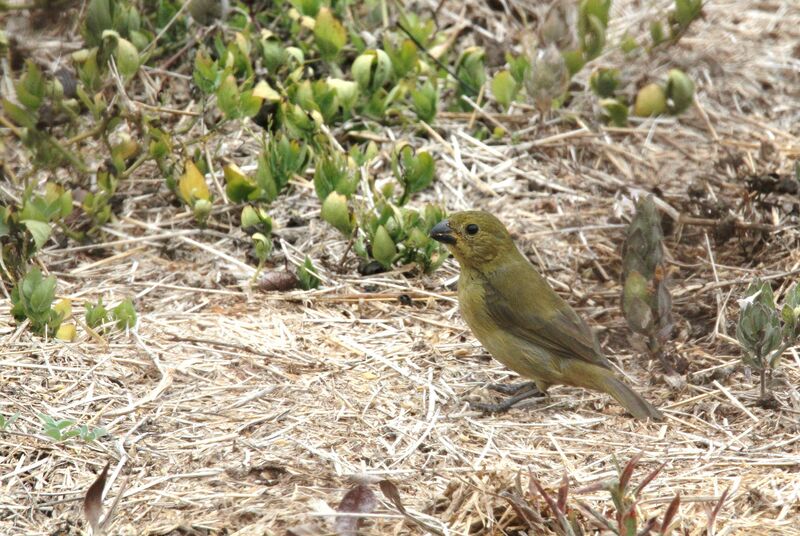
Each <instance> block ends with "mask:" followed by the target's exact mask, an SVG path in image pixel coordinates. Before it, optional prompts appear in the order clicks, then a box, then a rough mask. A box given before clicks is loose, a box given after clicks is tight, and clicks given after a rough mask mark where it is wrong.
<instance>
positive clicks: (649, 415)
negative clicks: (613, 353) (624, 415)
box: [596, 371, 664, 421]
mask: <svg viewBox="0 0 800 536" xmlns="http://www.w3.org/2000/svg"><path fill="white" fill-rule="evenodd" d="M598 380H599V381H598V382H597V383H598V385H597V386H596V388H597V389H599V390H602V391H604V392H606V393H608V394H610V395H611V396H612V397H614V400H616V401H617V402H619V403H620V404H621V405H622V406H623V407H624V408H625V409H627V410H628V412H630V414H631V415H633V417H634V418H635V419H637V420H639V421H644V420H646V419H652V420H654V421H663V420H664V415H663V414H662V413H661V412H660V411H659V410H658V409H657V408H656V407H655V406H653V405H652V404H651V403H650V402H648V401H647V400H645V399H644V398H642V396H641V395H640V394H639V393H637V392H636V391H634V390H633V389H631V388H630V387H628V386H627V385H626V384H625V383H624V382H622V380H620V379H618V378H617V377H616V376H614V374H613V373H612V372H611V371H607V374H603V375H602V377H600V378H598Z"/></svg>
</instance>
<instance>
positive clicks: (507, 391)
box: [486, 382, 536, 395]
mask: <svg viewBox="0 0 800 536" xmlns="http://www.w3.org/2000/svg"><path fill="white" fill-rule="evenodd" d="M486 388H487V389H491V390H492V391H495V392H498V393H502V394H504V395H515V394H517V393H519V392H520V391H522V390H523V389H524V390H529V389H536V383H534V382H520V383H512V384H508V383H490V384H488V385H487V386H486Z"/></svg>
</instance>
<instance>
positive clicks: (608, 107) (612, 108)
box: [600, 99, 628, 127]
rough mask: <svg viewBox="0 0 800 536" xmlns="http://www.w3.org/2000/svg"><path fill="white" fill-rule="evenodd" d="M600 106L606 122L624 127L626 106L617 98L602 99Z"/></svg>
mask: <svg viewBox="0 0 800 536" xmlns="http://www.w3.org/2000/svg"><path fill="white" fill-rule="evenodd" d="M600 106H601V107H602V108H603V113H604V114H605V116H606V118H607V119H608V122H609V123H610V124H612V125H614V126H615V127H624V126H627V124H628V106H627V105H626V104H624V103H622V102H620V101H618V100H617V99H602V100H601V101H600Z"/></svg>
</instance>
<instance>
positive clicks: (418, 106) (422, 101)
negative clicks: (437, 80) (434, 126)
mask: <svg viewBox="0 0 800 536" xmlns="http://www.w3.org/2000/svg"><path fill="white" fill-rule="evenodd" d="M411 101H412V103H413V104H414V113H415V114H417V117H418V118H420V119H421V120H423V121H425V122H426V123H432V122H433V120H434V118H435V117H436V112H437V111H438V110H437V108H438V106H439V92H438V91H437V89H436V86H434V85H433V83H431V81H430V80H428V81H427V82H425V84H424V85H423V86H422V87H421V88H420V89H419V90H415V91H412V92H411Z"/></svg>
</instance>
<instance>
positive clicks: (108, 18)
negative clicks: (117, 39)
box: [84, 0, 113, 46]
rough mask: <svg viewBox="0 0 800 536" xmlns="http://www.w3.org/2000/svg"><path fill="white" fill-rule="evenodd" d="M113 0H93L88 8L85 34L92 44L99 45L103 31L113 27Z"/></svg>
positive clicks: (88, 42)
mask: <svg viewBox="0 0 800 536" xmlns="http://www.w3.org/2000/svg"><path fill="white" fill-rule="evenodd" d="M111 7H112V4H111V0H91V2H89V6H88V7H87V9H86V27H85V28H86V29H85V32H84V36H85V38H86V41H87V44H89V45H90V46H96V45H99V44H100V42H101V41H102V39H103V32H104V31H105V30H109V29H111V28H113V22H112V9H111Z"/></svg>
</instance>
